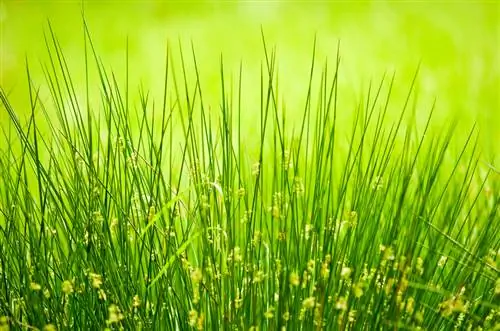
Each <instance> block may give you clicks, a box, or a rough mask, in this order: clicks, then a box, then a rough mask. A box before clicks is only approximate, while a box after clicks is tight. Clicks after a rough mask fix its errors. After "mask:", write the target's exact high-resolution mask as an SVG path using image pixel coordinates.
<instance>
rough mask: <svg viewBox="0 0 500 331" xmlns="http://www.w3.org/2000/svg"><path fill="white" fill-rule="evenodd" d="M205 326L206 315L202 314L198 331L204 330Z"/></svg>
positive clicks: (198, 322) (197, 323)
mask: <svg viewBox="0 0 500 331" xmlns="http://www.w3.org/2000/svg"><path fill="white" fill-rule="evenodd" d="M204 324H205V314H203V313H201V314H200V316H199V317H198V320H197V321H196V329H197V330H198V331H201V330H203V325H204Z"/></svg>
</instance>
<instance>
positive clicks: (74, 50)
mask: <svg viewBox="0 0 500 331" xmlns="http://www.w3.org/2000/svg"><path fill="white" fill-rule="evenodd" d="M499 6H500V5H499V2H497V1H481V2H478V1H446V2H445V1H439V2H424V1H410V2H394V1H390V2H379V1H376V2H365V1H362V2H361V1H355V2H349V1H341V2H333V1H331V2H329V1H321V2H319V1H310V2H306V1H294V2H278V1H273V2H265V1H226V2H222V1H213V2H208V1H185V2H184V1H171V2H169V1H161V2H155V1H123V2H122V1H87V2H84V4H83V7H84V10H85V17H86V20H87V23H88V26H89V29H90V32H91V34H92V39H93V42H94V44H95V47H96V50H97V52H98V53H99V56H100V57H101V58H102V61H103V63H104V64H105V65H106V66H107V67H109V68H111V67H112V68H113V69H114V70H115V71H116V72H117V75H118V78H119V79H122V80H123V78H124V72H125V70H124V68H125V49H126V46H125V45H126V40H127V37H128V40H129V51H130V54H129V63H130V70H131V73H130V86H131V87H132V89H133V91H137V90H136V88H138V87H139V86H140V85H141V84H142V85H143V86H145V87H146V88H148V89H151V91H152V92H153V95H154V96H156V97H158V96H159V95H160V93H161V90H162V81H163V71H164V63H165V50H166V44H167V41H168V42H169V43H170V45H171V49H172V53H173V54H174V58H175V59H176V62H175V63H176V65H177V67H176V68H178V67H179V63H180V61H179V43H180V44H181V45H182V47H183V50H184V52H185V55H186V57H187V58H188V60H187V63H188V64H187V66H188V67H191V68H192V67H193V65H192V62H191V60H190V57H189V55H190V42H191V41H192V42H193V45H194V46H195V49H196V56H197V59H198V62H199V65H200V71H201V75H202V83H203V89H204V93H205V95H206V102H207V104H209V105H210V106H211V107H218V102H219V101H218V100H219V98H218V97H219V91H220V90H219V86H220V77H219V73H220V69H219V61H220V55H221V54H223V58H224V63H225V66H226V68H227V69H226V71H227V72H228V74H231V73H233V74H234V75H233V78H235V77H236V74H237V72H238V66H239V63H240V61H242V63H243V75H244V80H243V83H244V84H243V89H244V101H245V102H246V109H245V113H246V116H248V120H250V121H251V120H252V118H254V117H255V114H257V113H258V111H257V110H254V109H255V108H254V107H258V97H259V94H258V90H259V70H260V69H259V68H260V65H261V62H262V61H263V59H264V52H263V47H262V39H261V27H262V29H263V30H264V33H265V36H266V40H267V43H268V44H269V46H276V50H277V64H278V67H279V77H280V83H279V86H280V100H283V101H284V103H285V104H286V108H287V110H288V111H289V112H290V114H291V116H290V117H293V114H296V113H297V114H298V113H299V111H300V110H302V109H303V103H304V100H305V95H306V92H307V81H308V70H309V66H310V62H311V53H312V45H313V40H314V36H315V35H317V40H318V52H317V60H318V64H320V65H323V63H324V61H325V59H326V58H328V59H329V61H330V63H331V66H333V63H334V60H335V55H336V50H337V45H338V42H339V40H340V50H341V56H342V63H341V76H340V83H339V86H340V93H341V100H342V101H341V105H342V107H343V108H342V109H341V112H342V114H343V115H345V117H346V118H347V117H349V114H351V113H352V112H353V111H354V109H355V106H356V104H357V103H358V102H359V101H360V100H361V98H362V96H363V95H365V94H366V90H367V88H368V84H369V82H370V80H373V82H374V83H375V84H377V82H378V81H379V80H380V79H381V78H382V76H383V74H384V73H388V74H389V76H390V75H391V74H392V73H393V72H395V73H396V88H395V95H394V108H393V112H396V113H397V110H399V109H401V106H402V103H403V101H404V96H405V95H406V93H407V91H408V88H409V86H410V83H411V78H412V76H413V74H414V72H415V70H416V68H417V66H418V64H419V62H421V67H420V73H419V76H418V81H417V95H418V100H419V104H418V109H419V113H420V112H421V113H422V114H426V113H427V111H428V110H429V108H430V106H431V105H432V102H433V101H434V99H435V98H436V101H437V104H436V114H435V115H436V118H435V121H434V125H435V126H436V127H438V128H439V126H440V125H441V123H443V122H442V121H444V120H448V119H449V118H450V116H458V117H459V118H460V127H461V128H464V129H465V128H470V127H471V126H472V124H473V123H474V122H477V125H478V128H479V130H480V141H481V145H482V147H484V150H486V151H487V159H489V160H492V159H494V158H495V157H494V156H496V155H497V154H498V153H497V151H499V150H500V148H498V147H497V143H496V142H498V141H500V130H498V129H497V128H498V125H499V124H500V114H499V113H500V102H499V94H500V93H499V90H500V88H499V87H500V64H499V63H500V58H499V45H500V44H499V42H500V23H499V17H500V7H499ZM81 13H82V3H81V2H79V1H2V2H1V5H0V22H1V61H0V65H1V67H0V69H1V70H0V84H1V86H2V88H3V89H4V90H5V91H6V92H7V93H8V94H9V98H10V101H11V102H12V104H13V105H14V106H15V107H16V111H17V112H18V113H19V114H22V113H23V111H27V109H28V108H27V102H28V98H27V83H26V69H25V58H27V59H28V60H29V62H30V67H31V68H32V70H33V77H34V80H35V82H37V84H39V85H43V84H44V78H43V75H42V72H41V70H40V62H42V63H44V62H46V61H47V59H48V57H47V52H46V46H45V42H44V32H48V24H47V20H50V22H51V24H52V26H53V29H54V32H55V33H56V35H57V37H58V38H59V41H60V43H61V46H62V48H63V50H64V53H65V55H66V57H67V59H68V62H69V67H70V70H71V71H72V73H73V79H74V80H75V81H76V82H77V86H79V87H80V88H81V91H82V92H83V86H84V85H83V82H84V55H83V54H84V52H83V28H82V14H81ZM176 70H177V69H176ZM92 77H93V78H95V77H96V76H91V78H92ZM318 80H319V76H318V77H317V79H316V81H318ZM96 82H97V81H96ZM47 100H49V99H47ZM135 100H137V99H135ZM296 118H299V117H298V116H296ZM0 120H2V121H5V120H6V114H5V112H4V111H2V114H0ZM255 120H256V119H255ZM250 123H251V122H250ZM461 132H464V133H465V131H461Z"/></svg>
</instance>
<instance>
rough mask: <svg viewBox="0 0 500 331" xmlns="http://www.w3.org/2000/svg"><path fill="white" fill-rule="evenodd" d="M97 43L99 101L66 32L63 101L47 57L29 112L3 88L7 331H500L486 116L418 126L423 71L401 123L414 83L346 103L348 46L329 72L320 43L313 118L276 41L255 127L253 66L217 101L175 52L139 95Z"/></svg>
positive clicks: (495, 192) (389, 83) (1, 278)
mask: <svg viewBox="0 0 500 331" xmlns="http://www.w3.org/2000/svg"><path fill="white" fill-rule="evenodd" d="M85 46H86V48H85V49H86V50H85V72H86V77H87V79H86V84H85V87H84V88H83V90H84V91H85V97H84V98H83V100H82V99H81V98H78V97H77V92H76V91H77V87H75V86H74V83H73V81H72V78H71V74H70V72H69V69H68V66H67V64H66V60H65V58H64V55H63V53H62V50H61V49H60V47H59V45H58V43H57V39H56V38H55V37H54V34H53V33H51V34H50V35H49V37H48V38H47V47H48V49H49V55H50V59H51V61H50V63H48V65H46V66H44V67H43V68H44V73H45V76H46V84H45V87H46V88H47V90H48V91H49V94H48V95H49V97H50V98H43V97H42V95H43V89H41V88H39V87H37V86H36V85H35V83H34V82H33V81H32V79H31V77H30V70H29V69H28V65H27V74H28V80H29V99H30V103H31V109H30V110H29V112H28V117H27V120H26V121H24V120H23V119H22V118H21V116H20V115H19V113H18V111H17V110H15V109H13V107H12V105H11V104H10V102H9V100H8V96H7V95H6V93H5V91H4V90H3V89H0V98H1V103H2V106H3V111H6V112H7V114H8V115H9V118H10V123H9V124H8V125H3V126H2V129H3V139H4V141H5V142H6V144H5V145H4V148H3V149H2V155H1V157H0V173H1V174H2V175H1V185H0V212H1V213H0V243H1V245H0V251H1V254H0V263H1V264H0V289H1V290H0V316H3V317H2V318H1V319H0V329H1V330H4V329H5V330H7V329H9V328H12V329H17V328H36V329H43V330H55V329H75V328H76V329H80V328H81V329H110V330H111V329H169V330H176V329H182V330H189V329H196V330H210V329H214V330H218V329H234V330H284V329H288V330H297V329H303V330H311V329H318V330H319V329H325V330H332V329H342V330H343V329H349V330H351V329H355V330H357V329H373V330H378V329H415V330H417V329H454V328H458V329H473V330H476V329H494V328H498V327H499V324H498V321H499V312H500V310H499V309H500V307H499V306H498V298H499V295H500V285H499V284H500V283H499V282H500V278H499V270H498V263H499V258H500V247H499V229H500V227H499V226H498V225H499V215H498V211H499V205H500V193H499V192H500V190H499V189H500V181H499V177H498V173H497V172H495V170H494V169H493V168H491V167H485V166H484V165H483V163H481V159H480V153H479V151H478V148H477V143H476V133H475V132H476V131H475V130H474V129H473V130H471V131H470V133H467V134H465V135H460V136H459V137H458V138H460V139H462V138H463V139H462V140H463V141H462V143H461V145H460V146H461V147H460V148H459V149H453V148H451V147H450V146H451V145H452V137H453V128H454V124H453V123H452V124H450V125H449V126H448V127H447V128H445V129H444V130H441V131H440V132H436V131H434V130H432V125H431V123H432V120H431V118H432V117H431V115H429V117H428V119H427V121H426V122H425V123H424V125H423V126H422V127H419V126H418V125H417V124H416V122H417V120H416V117H417V115H416V114H417V109H412V108H411V102H412V98H413V95H412V92H413V84H412V86H411V88H410V91H409V93H408V97H407V99H406V101H405V103H404V104H403V106H402V109H401V111H400V112H399V114H400V115H399V116H398V117H397V118H396V119H392V120H391V119H389V116H387V112H388V108H389V105H390V103H389V99H390V97H391V92H392V89H393V84H394V78H389V79H387V78H384V79H383V80H382V81H381V82H380V84H379V85H376V86H375V85H374V86H370V88H369V90H368V93H367V96H366V100H364V101H361V102H360V103H359V104H358V105H357V107H356V108H355V109H354V110H352V109H341V108H340V107H339V103H338V100H339V99H340V98H341V95H340V93H339V90H338V70H339V64H340V57H339V56H338V55H337V57H336V59H335V61H334V66H333V69H332V68H330V67H328V66H327V65H325V67H324V69H323V70H322V71H321V74H320V77H319V78H317V77H316V76H315V74H314V73H315V72H316V67H317V64H316V63H315V60H314V57H315V56H314V54H313V62H312V64H311V74H310V76H309V78H308V81H307V89H306V94H305V103H304V109H303V113H302V115H301V118H300V119H298V121H297V120H294V119H290V118H288V117H287V111H286V108H285V106H284V104H281V103H280V102H279V101H278V100H279V89H278V88H279V84H278V80H277V74H276V54H275V51H274V50H269V49H268V48H267V47H266V46H265V43H264V55H265V61H264V62H263V66H262V71H261V76H260V77H261V82H260V96H259V103H260V109H259V113H258V114H256V116H255V118H256V120H255V122H254V123H243V122H242V114H243V113H244V112H245V111H248V109H247V110H246V109H245V105H244V104H242V103H241V99H242V94H243V93H245V90H244V87H243V86H242V73H243V71H242V69H241V67H240V70H239V73H238V75H237V77H238V78H237V79H236V80H235V82H232V83H229V82H228V78H227V77H228V75H227V73H225V71H224V66H223V62H222V61H221V66H220V69H221V71H220V73H221V74H220V78H221V82H220V83H221V98H220V105H219V106H218V108H217V110H214V109H212V108H209V107H208V105H206V104H204V102H203V98H204V95H203V86H202V84H201V82H200V75H199V68H198V64H197V62H196V57H195V52H194V50H193V52H192V67H193V68H194V80H189V78H188V76H189V75H188V74H187V73H188V65H187V64H186V61H185V54H183V53H182V51H181V53H180V55H181V62H180V65H177V64H176V63H175V62H174V59H173V57H172V56H171V53H170V51H168V52H167V57H166V66H165V71H164V77H165V80H164V91H163V98H162V100H160V103H158V101H156V102H155V101H152V100H151V99H150V97H149V94H148V93H147V92H145V91H144V90H143V89H141V90H140V91H139V95H138V100H139V102H138V103H137V105H134V104H132V103H131V102H130V100H131V96H130V94H131V93H130V89H129V81H128V69H127V70H126V77H127V78H126V81H125V84H124V85H125V86H124V87H123V86H121V87H120V83H119V82H118V81H117V79H116V77H115V75H114V73H113V72H111V71H109V70H106V69H105V67H104V65H103V64H102V63H101V61H100V59H99V57H98V55H97V52H96V51H95V49H94V47H93V45H92V42H91V40H90V39H89V38H88V34H87V35H86V37H85ZM92 66H94V67H95V73H96V75H97V76H96V77H97V78H96V79H95V80H91V79H90V78H89V77H90V72H91V68H92ZM127 68H128V67H127ZM179 70H180V73H181V77H182V79H179V75H178V72H179ZM176 71H177V74H176ZM316 81H317V83H316ZM92 86H94V87H95V86H98V88H99V91H100V99H98V100H96V99H93V97H91V95H92V94H91V93H90V90H91V89H92ZM45 99H48V100H45ZM418 111H419V112H420V111H421V110H418ZM346 112H352V114H353V115H352V117H351V119H352V122H351V124H350V125H349V126H346V125H345V123H341V124H339V121H340V120H339V118H340V117H341V116H342V115H345V113H346ZM430 114H432V111H431V112H430ZM249 132H251V133H252V134H251V135H250V133H249ZM250 138H251V139H250Z"/></svg>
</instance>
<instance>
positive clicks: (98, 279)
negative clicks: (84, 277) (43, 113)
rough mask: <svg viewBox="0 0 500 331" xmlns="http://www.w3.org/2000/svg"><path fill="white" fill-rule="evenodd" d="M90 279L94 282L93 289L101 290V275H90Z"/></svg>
mask: <svg viewBox="0 0 500 331" xmlns="http://www.w3.org/2000/svg"><path fill="white" fill-rule="evenodd" d="M89 278H90V280H91V282H92V287H93V288H100V287H101V285H102V277H101V275H99V274H96V273H93V272H91V273H89Z"/></svg>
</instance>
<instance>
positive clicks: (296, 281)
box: [289, 271, 300, 286]
mask: <svg viewBox="0 0 500 331" xmlns="http://www.w3.org/2000/svg"><path fill="white" fill-rule="evenodd" d="M289 280H290V284H291V285H292V286H299V285H300V276H299V274H298V273H296V272H295V271H294V272H292V273H291V274H290V279H289Z"/></svg>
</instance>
